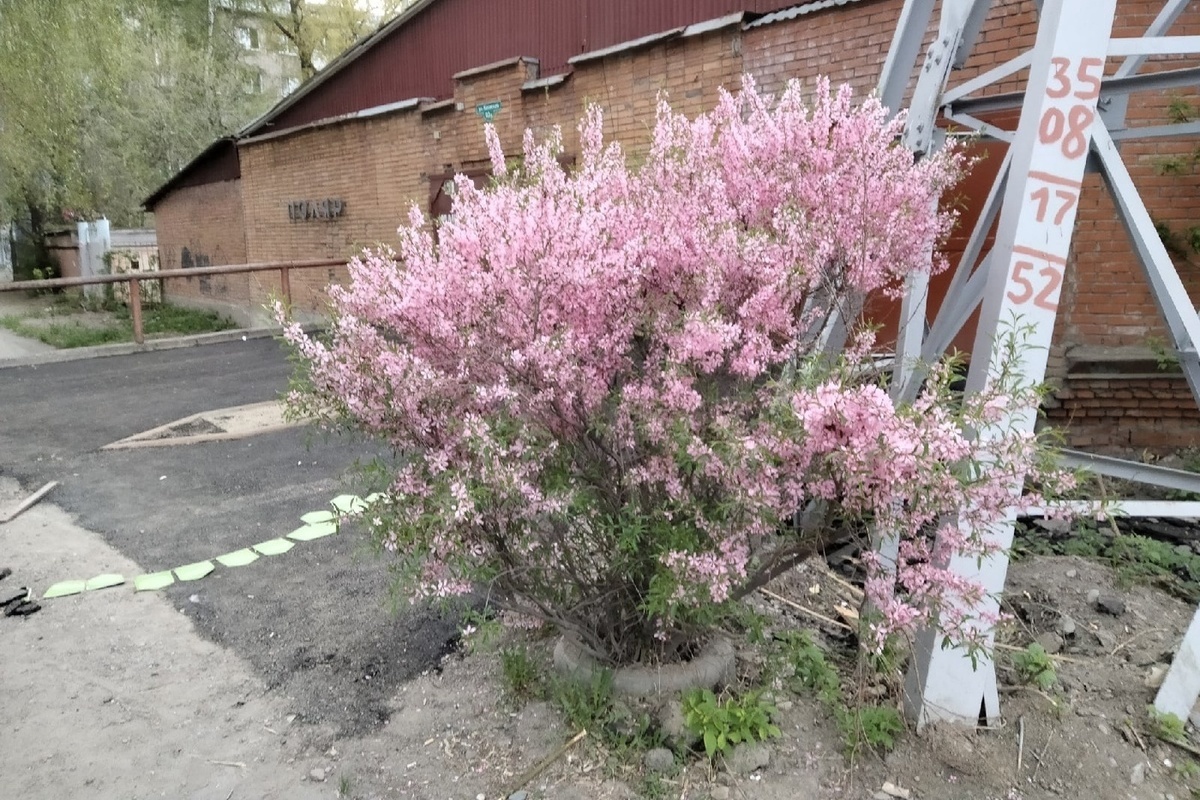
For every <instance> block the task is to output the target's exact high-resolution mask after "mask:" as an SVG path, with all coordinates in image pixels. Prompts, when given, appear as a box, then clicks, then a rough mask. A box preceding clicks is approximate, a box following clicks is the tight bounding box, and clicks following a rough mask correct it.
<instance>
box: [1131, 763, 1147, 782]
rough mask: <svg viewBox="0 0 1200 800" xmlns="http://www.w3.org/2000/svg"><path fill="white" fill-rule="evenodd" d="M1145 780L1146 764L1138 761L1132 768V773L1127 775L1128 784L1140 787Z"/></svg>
mask: <svg viewBox="0 0 1200 800" xmlns="http://www.w3.org/2000/svg"><path fill="white" fill-rule="evenodd" d="M1145 780H1146V762H1145V761H1139V762H1138V763H1137V765H1136V766H1134V768H1133V772H1131V773H1129V782H1130V783H1132V784H1133V785H1134V786H1141V785H1142V783H1143V782H1144V781H1145Z"/></svg>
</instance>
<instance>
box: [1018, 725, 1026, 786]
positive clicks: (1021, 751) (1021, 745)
mask: <svg viewBox="0 0 1200 800" xmlns="http://www.w3.org/2000/svg"><path fill="white" fill-rule="evenodd" d="M1019 724H1020V733H1019V734H1018V735H1017V774H1020V772H1021V765H1022V763H1023V762H1024V761H1025V717H1021V719H1020V721H1019Z"/></svg>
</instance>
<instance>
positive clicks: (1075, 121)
mask: <svg viewBox="0 0 1200 800" xmlns="http://www.w3.org/2000/svg"><path fill="white" fill-rule="evenodd" d="M1095 118H1096V114H1095V113H1094V112H1093V111H1092V110H1091V109H1090V108H1088V107H1087V106H1085V105H1078V106H1072V107H1071V113H1070V114H1069V115H1068V116H1067V135H1066V136H1064V137H1063V143H1062V152H1063V155H1064V156H1066V157H1067V158H1079V157H1080V156H1081V155H1083V154H1084V153H1086V152H1087V147H1088V140H1087V135H1086V131H1087V129H1088V128H1089V127H1090V126H1091V124H1092V120H1094V119H1095Z"/></svg>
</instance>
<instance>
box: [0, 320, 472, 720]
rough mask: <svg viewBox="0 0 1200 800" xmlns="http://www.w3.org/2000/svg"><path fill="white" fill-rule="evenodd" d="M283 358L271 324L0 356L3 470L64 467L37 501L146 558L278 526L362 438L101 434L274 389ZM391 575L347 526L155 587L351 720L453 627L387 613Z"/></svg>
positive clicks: (282, 688)
mask: <svg viewBox="0 0 1200 800" xmlns="http://www.w3.org/2000/svg"><path fill="white" fill-rule="evenodd" d="M290 372H291V366H290V365H289V364H288V363H287V360H286V356H285V353H284V352H283V350H282V349H281V347H280V345H279V344H278V343H277V342H275V341H274V340H272V339H269V338H264V339H251V340H250V341H234V342H229V343H225V344H213V345H205V346H202V347H190V348H185V349H175V350H165V351H157V352H143V353H135V354H130V355H123V356H113V357H106V358H93V359H85V360H78V361H70V362H64V363H50V364H42V365H39V366H20V367H9V368H5V369H0V474H3V475H7V476H9V477H14V478H16V479H17V480H19V481H20V482H21V483H22V485H23V486H24V487H25V489H26V490H28V491H33V490H35V489H36V488H38V487H39V486H41V485H42V484H43V483H45V482H47V481H51V480H56V481H59V484H60V485H59V486H58V487H57V488H56V489H55V490H54V491H53V493H52V494H51V495H49V496H48V498H47V502H54V503H56V504H57V505H59V506H60V507H62V508H64V509H65V510H67V511H68V512H70V513H71V514H73V515H75V516H76V517H77V519H78V521H79V523H80V524H81V525H82V526H83V527H85V528H88V529H90V530H92V531H95V532H97V533H99V534H100V535H101V536H103V537H104V538H105V539H106V540H107V541H108V542H109V544H111V545H112V546H113V547H115V548H116V549H118V550H119V551H121V552H122V553H123V554H124V555H126V556H127V557H129V558H131V559H132V560H134V561H135V562H137V563H138V564H139V565H140V566H141V567H142V568H143V569H145V570H146V571H155V570H161V569H169V568H172V567H176V566H181V565H183V564H188V563H191V562H194V561H200V560H205V559H211V558H213V557H215V556H217V555H220V554H222V553H226V552H229V551H232V550H236V549H239V548H242V547H246V546H248V545H251V544H254V543H256V542H260V541H263V540H265V539H269V538H273V537H276V536H281V535H283V534H285V533H287V532H289V531H291V530H293V529H295V528H296V527H297V526H298V525H299V524H300V522H299V519H298V518H299V516H300V515H301V514H303V513H305V512H307V511H313V510H317V509H320V508H324V507H327V503H328V501H329V500H330V499H331V498H332V497H333V496H335V495H336V494H338V493H340V492H342V491H345V490H348V489H349V490H355V489H356V488H357V487H355V485H354V483H353V479H354V473H353V465H354V464H355V462H356V460H359V459H367V458H370V457H372V455H373V453H372V450H371V448H370V446H369V445H367V444H365V443H361V442H358V443H356V442H352V441H348V440H346V439H343V438H329V437H326V436H323V435H319V434H314V433H312V432H311V431H308V430H305V429H291V430H287V431H283V432H277V433H269V434H264V435H260V436H254V437H251V438H247V439H242V440H234V441H223V442H208V443H202V444H191V445H181V446H175V447H156V448H143V449H136V450H100V449H99V448H101V447H102V446H103V445H105V444H108V443H110V442H114V441H116V440H118V439H122V438H124V437H127V436H130V435H132V434H135V433H139V432H141V431H145V430H147V429H149V428H152V427H155V426H158V425H164V424H166V423H169V422H172V421H174V420H177V419H179V418H181V417H185V416H188V415H190V414H196V413H200V412H204V411H210V410H213V409H217V408H223V407H227V406H236V405H242V404H246V403H256V402H262V401H266V400H271V399H274V398H277V397H279V395H280V393H281V392H283V391H284V390H285V389H286V387H287V382H288V377H289V375H290ZM2 559H3V554H0V561H2ZM86 577H90V576H87V575H63V576H62V579H69V578H86ZM390 586H391V579H390V576H389V572H388V569H387V565H386V563H385V562H384V561H382V560H381V559H380V558H378V557H377V556H376V555H374V554H373V553H372V552H370V551H369V549H368V548H367V547H366V542H365V539H364V538H363V537H362V536H361V535H360V534H358V533H357V532H356V531H354V530H349V531H344V532H343V533H342V534H340V535H338V536H335V537H327V538H325V539H321V540H318V541H315V542H308V543H303V544H299V545H297V546H296V547H295V548H293V550H292V551H291V552H289V553H287V554H285V555H282V556H276V557H264V558H260V559H259V560H258V561H257V562H256V563H254V564H252V565H249V566H247V567H242V568H238V569H224V568H221V567H218V568H217V570H216V571H215V572H214V573H213V574H211V575H209V576H208V577H206V578H204V579H202V580H200V581H197V582H194V583H182V584H181V583H177V584H176V585H175V586H173V587H170V588H168V589H167V590H165V591H166V592H167V594H168V596H169V597H170V598H171V599H172V601H173V602H174V603H175V605H176V607H177V608H179V610H180V611H181V612H182V613H184V614H187V615H188V616H189V617H191V618H192V619H193V620H194V622H195V625H196V627H197V629H198V630H199V631H200V632H201V633H203V635H205V636H207V637H209V638H211V639H212V640H214V641H216V642H217V643H219V644H222V645H224V646H227V647H231V648H233V649H234V650H236V651H237V652H238V653H239V654H241V655H242V656H243V657H245V658H246V659H248V660H249V661H250V662H251V663H252V664H253V665H254V667H255V669H256V670H258V671H259V672H260V674H261V675H262V676H263V678H264V679H265V681H266V683H267V684H268V686H270V687H271V689H272V691H277V692H279V693H281V694H282V695H283V696H284V697H286V698H288V700H289V702H290V703H291V704H292V705H293V707H294V711H295V713H296V714H297V717H298V719H300V720H301V721H306V722H312V723H319V724H323V725H329V726H332V727H333V728H334V729H336V731H337V732H338V733H339V734H341V735H354V734H358V733H363V732H366V731H369V730H371V729H372V728H374V727H376V726H378V725H380V724H382V723H383V722H384V721H385V720H386V719H387V715H388V701H389V699H390V698H391V696H392V694H393V691H394V689H395V687H396V686H397V685H398V684H399V683H400V682H402V681H405V680H407V679H409V678H411V677H413V676H415V675H417V674H419V673H420V672H422V671H424V670H426V669H429V668H431V667H433V666H435V665H436V664H437V663H438V661H439V659H440V657H441V656H442V655H443V654H444V653H445V652H446V651H447V650H448V649H450V647H452V643H453V639H454V636H455V631H456V627H457V626H456V625H455V624H453V621H452V620H448V619H445V618H442V617H440V616H439V615H437V614H435V613H433V612H431V611H427V610H423V609H422V610H409V609H406V608H401V609H400V610H398V611H397V610H396V609H395V605H394V604H393V603H392V602H391V601H390V599H389V588H390ZM124 590H128V587H124V588H122V589H120V591H124Z"/></svg>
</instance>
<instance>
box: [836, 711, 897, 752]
mask: <svg viewBox="0 0 1200 800" xmlns="http://www.w3.org/2000/svg"><path fill="white" fill-rule="evenodd" d="M835 716H836V717H837V724H838V731H839V732H841V734H842V742H843V744H845V746H846V752H847V753H848V754H850V755H853V754H854V753H857V752H858V751H860V750H861V749H862V748H863V747H866V748H867V749H869V750H875V751H883V752H887V751H888V750H891V749H892V748H894V747H895V746H896V739H897V738H898V737H899V736H900V734H901V733H903V732H904V720H903V719H901V718H900V712H899V711H897V710H896V709H895V708H894V707H892V706H880V705H864V706H859V707H857V708H846V707H843V708H840V709H837V710H836V711H835Z"/></svg>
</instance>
